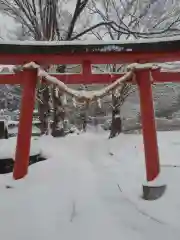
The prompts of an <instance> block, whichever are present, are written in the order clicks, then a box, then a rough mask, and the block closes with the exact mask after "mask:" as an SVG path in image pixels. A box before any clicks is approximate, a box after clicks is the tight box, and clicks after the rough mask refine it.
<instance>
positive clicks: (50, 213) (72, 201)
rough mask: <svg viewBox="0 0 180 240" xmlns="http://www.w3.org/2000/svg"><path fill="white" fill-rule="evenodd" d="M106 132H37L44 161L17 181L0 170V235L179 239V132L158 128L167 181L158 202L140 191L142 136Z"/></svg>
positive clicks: (41, 239) (44, 239)
mask: <svg viewBox="0 0 180 240" xmlns="http://www.w3.org/2000/svg"><path fill="white" fill-rule="evenodd" d="M107 136H108V133H104V132H100V131H99V132H98V133H95V132H93V131H91V132H90V131H89V132H87V133H85V134H81V135H75V134H74V135H69V136H67V137H66V138H60V139H54V138H52V137H50V136H47V137H44V138H41V140H40V142H39V145H40V147H41V149H42V150H43V153H44V155H46V156H47V157H48V158H49V159H48V160H46V161H44V162H40V163H37V164H34V165H32V166H30V167H29V174H28V176H27V177H26V178H25V179H23V180H20V181H16V182H15V181H13V180H12V175H11V174H8V175H0V195H1V198H0V199H1V200H0V236H1V238H2V239H6V240H15V239H18V240H25V239H26V240H32V239H33V240H50V239H52V240H57V239H62V240H71V239H72V240H119V239H122V240H136V239H137V240H141V239H142V240H145V239H147V240H148V239H149V240H152V239H155V240H160V239H163V240H167V239H168V240H170V239H173V240H176V239H177V240H179V239H180V221H179V219H180V210H179V209H180V191H179V181H180V168H179V167H180V160H179V156H180V132H160V133H159V134H158V139H159V146H160V159H161V165H162V173H163V175H164V177H165V181H166V183H167V185H168V187H167V190H166V193H165V195H164V196H163V197H162V198H160V199H159V200H156V201H144V200H143V199H142V198H141V191H142V189H141V186H142V183H143V182H144V177H145V172H144V154H143V143H142V136H141V135H120V136H119V137H117V138H115V139H112V140H108V139H107ZM174 165H176V166H177V167H173V166H174ZM178 166H179V167H178ZM7 185H10V186H11V187H12V188H6V186H7ZM118 185H119V187H118Z"/></svg>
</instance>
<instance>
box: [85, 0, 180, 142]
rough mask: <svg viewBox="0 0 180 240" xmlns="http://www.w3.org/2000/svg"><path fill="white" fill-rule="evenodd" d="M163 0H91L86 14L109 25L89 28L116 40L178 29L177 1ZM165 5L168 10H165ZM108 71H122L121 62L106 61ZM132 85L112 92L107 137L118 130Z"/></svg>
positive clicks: (145, 36)
mask: <svg viewBox="0 0 180 240" xmlns="http://www.w3.org/2000/svg"><path fill="white" fill-rule="evenodd" d="M175 2H176V1H174V2H173V3H172V1H171V3H170V1H167V0H163V1H162V0H160V1H158V0H149V1H143V2H142V1H139V0H119V1H116V0H100V1H95V0H92V1H91V3H90V4H89V10H90V14H92V15H93V16H96V17H97V18H98V19H101V20H102V21H105V22H107V21H108V22H111V24H110V25H105V26H101V27H100V28H98V29H95V30H92V33H93V34H94V35H95V37H96V38H97V39H99V40H109V39H111V40H120V39H123V40H124V39H129V38H131V39H134V40H136V39H137V38H140V37H141V38H150V37H152V36H153V37H156V36H161V37H163V36H167V35H169V36H172V35H176V34H178V33H179V29H178V26H179V23H180V22H179V21H180V18H179V14H178V10H177V8H178V9H179V8H180V7H179V6H178V7H177V3H175ZM167 8H168V11H167ZM107 68H108V69H109V71H111V72H118V71H122V69H123V68H124V66H123V65H108V66H107ZM134 90H135V88H133V86H132V85H130V84H128V83H124V85H123V87H122V88H120V91H119V92H118V93H117V92H116V93H113V94H112V124H111V132H110V138H112V137H114V136H116V135H117V134H119V133H120V132H121V131H122V121H121V114H120V107H121V106H122V104H123V103H124V101H125V100H126V98H127V97H128V96H129V94H130V93H131V92H133V91H134Z"/></svg>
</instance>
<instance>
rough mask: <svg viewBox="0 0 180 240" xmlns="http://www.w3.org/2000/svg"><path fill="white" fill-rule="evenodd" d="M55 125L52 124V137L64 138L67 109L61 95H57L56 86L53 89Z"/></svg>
mask: <svg viewBox="0 0 180 240" xmlns="http://www.w3.org/2000/svg"><path fill="white" fill-rule="evenodd" d="M52 97H53V107H54V110H53V123H52V136H53V137H62V136H64V135H65V132H64V119H65V109H64V107H63V104H62V101H61V96H60V94H58V95H57V94H56V86H54V89H53V96H52Z"/></svg>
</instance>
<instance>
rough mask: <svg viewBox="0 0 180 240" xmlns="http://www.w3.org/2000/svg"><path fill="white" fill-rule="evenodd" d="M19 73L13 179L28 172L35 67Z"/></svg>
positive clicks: (35, 81)
mask: <svg viewBox="0 0 180 240" xmlns="http://www.w3.org/2000/svg"><path fill="white" fill-rule="evenodd" d="M20 75H21V77H22V78H23V84H22V86H23V93H22V100H21V112H20V121H19V128H18V137H17V146H16V155H15V163H14V172H13V177H14V179H15V180H18V179H21V178H23V177H24V176H25V175H26V174H27V172H28V165H29V153H30V145H31V135H32V119H33V110H34V103H35V91H36V83H37V69H33V68H32V69H24V70H23V72H22V73H21V74H20Z"/></svg>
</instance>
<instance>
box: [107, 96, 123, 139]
mask: <svg viewBox="0 0 180 240" xmlns="http://www.w3.org/2000/svg"><path fill="white" fill-rule="evenodd" d="M119 100H120V99H119V96H115V95H113V96H112V104H113V110H112V123H111V130H110V135H109V138H114V137H115V136H117V135H119V134H120V133H121V132H122V120H121V115H120V106H119Z"/></svg>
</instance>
